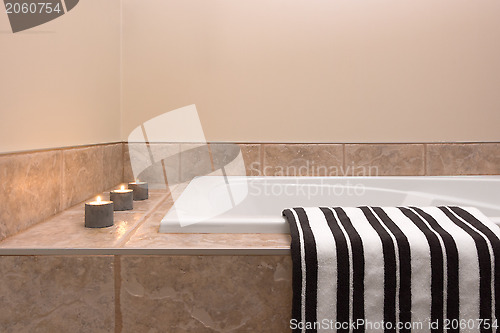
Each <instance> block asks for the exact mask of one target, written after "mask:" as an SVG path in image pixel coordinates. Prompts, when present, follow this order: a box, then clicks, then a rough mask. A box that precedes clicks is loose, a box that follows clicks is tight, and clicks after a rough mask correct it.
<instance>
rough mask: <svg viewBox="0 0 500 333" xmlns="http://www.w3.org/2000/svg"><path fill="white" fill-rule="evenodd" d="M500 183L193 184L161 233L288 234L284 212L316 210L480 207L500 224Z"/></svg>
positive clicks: (235, 179) (222, 179) (455, 179)
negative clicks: (312, 208) (289, 209)
mask: <svg viewBox="0 0 500 333" xmlns="http://www.w3.org/2000/svg"><path fill="white" fill-rule="evenodd" d="M498 198H500V177H498V176H450V177H245V176H204V177H197V178H195V179H193V180H192V181H191V182H190V183H189V185H188V186H187V187H186V189H185V190H184V191H183V192H182V193H181V194H180V196H179V197H178V198H176V200H175V204H174V205H173V207H172V208H171V209H170V210H169V211H168V213H167V214H166V215H165V217H164V218H163V219H162V221H161V224H160V233H289V227H288V224H287V223H286V221H285V219H284V218H283V217H282V216H281V212H282V210H283V209H285V208H290V207H299V206H302V207H313V206H342V207H357V206H365V205H366V206H383V207H384V206H385V207H389V206H421V207H424V206H439V205H457V206H465V207H476V208H478V209H479V210H480V211H481V212H483V214H485V215H486V216H488V217H489V218H490V219H491V220H492V221H493V222H495V223H500V202H499V200H498Z"/></svg>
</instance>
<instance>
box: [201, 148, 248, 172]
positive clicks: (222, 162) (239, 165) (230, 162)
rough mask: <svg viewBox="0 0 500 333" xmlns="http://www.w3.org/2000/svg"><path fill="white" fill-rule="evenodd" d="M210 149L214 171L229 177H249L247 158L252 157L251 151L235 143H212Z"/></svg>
mask: <svg viewBox="0 0 500 333" xmlns="http://www.w3.org/2000/svg"><path fill="white" fill-rule="evenodd" d="M209 148H210V154H211V158H212V161H213V166H214V170H216V171H220V174H225V175H227V176H246V175H247V165H246V158H248V157H249V156H251V155H250V154H252V151H251V149H247V148H248V147H245V146H242V145H238V144H234V143H211V144H210V145H209ZM247 152H249V153H250V154H248V153H247Z"/></svg>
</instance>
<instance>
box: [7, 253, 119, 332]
mask: <svg viewBox="0 0 500 333" xmlns="http://www.w3.org/2000/svg"><path fill="white" fill-rule="evenodd" d="M0 295H1V296H0V298H1V299H2V303H3V304H4V306H2V311H0V327H1V328H2V332H112V331H113V330H114V323H115V320H114V316H115V310H114V279H113V257H112V256H102V257H97V256H94V257H73V256H71V257H54V256H43V257H33V256H22V257H16V256H12V257H9V256H2V257H0Z"/></svg>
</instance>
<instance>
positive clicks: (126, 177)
mask: <svg viewBox="0 0 500 333" xmlns="http://www.w3.org/2000/svg"><path fill="white" fill-rule="evenodd" d="M129 149H130V145H129V144H128V143H124V144H123V182H124V183H129V182H132V181H134V179H135V177H134V171H133V169H132V161H131V160H130V151H129Z"/></svg>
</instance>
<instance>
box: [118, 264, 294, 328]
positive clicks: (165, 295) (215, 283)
mask: <svg viewBox="0 0 500 333" xmlns="http://www.w3.org/2000/svg"><path fill="white" fill-rule="evenodd" d="M291 279H292V265H291V259H290V257H288V256H169V257H165V256H148V257H145V256H140V257H134V256H123V257H121V292H120V298H121V299H120V300H121V302H120V304H121V313H122V320H123V322H122V326H123V332H124V333H125V332H134V333H135V332H176V333H182V332H196V333H199V332H200V333H201V332H263V333H264V332H271V333H279V332H290V329H289V320H290V316H291V303H292V284H291Z"/></svg>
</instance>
